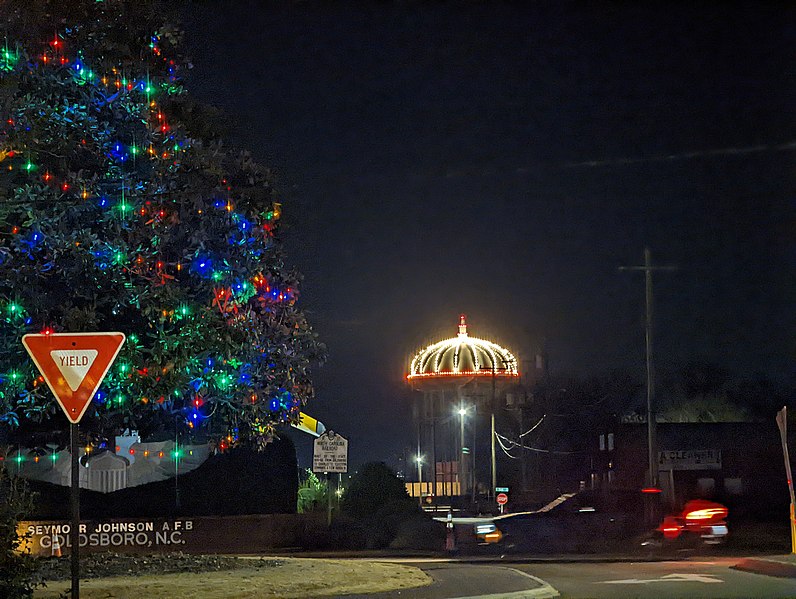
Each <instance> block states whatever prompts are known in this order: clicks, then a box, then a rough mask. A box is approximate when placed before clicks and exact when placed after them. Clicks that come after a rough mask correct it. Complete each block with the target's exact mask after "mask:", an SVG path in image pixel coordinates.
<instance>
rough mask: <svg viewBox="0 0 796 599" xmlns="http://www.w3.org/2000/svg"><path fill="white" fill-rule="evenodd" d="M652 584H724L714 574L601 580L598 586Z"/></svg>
mask: <svg viewBox="0 0 796 599" xmlns="http://www.w3.org/2000/svg"><path fill="white" fill-rule="evenodd" d="M651 582H705V583H716V582H724V581H723V580H722V579H721V578H718V577H717V576H714V575H713V574H667V575H666V576H661V577H660V578H625V579H624V580H601V581H600V582H599V583H598V584H650V583H651Z"/></svg>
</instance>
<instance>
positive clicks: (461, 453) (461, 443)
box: [458, 404, 467, 495]
mask: <svg viewBox="0 0 796 599" xmlns="http://www.w3.org/2000/svg"><path fill="white" fill-rule="evenodd" d="M458 411H459V485H460V489H459V493H460V494H462V495H463V494H464V493H463V491H464V489H463V488H461V487H462V486H463V485H465V484H467V482H466V481H467V476H466V475H465V468H464V416H465V414H467V408H465V407H464V406H463V405H461V404H460V406H459V410H458Z"/></svg>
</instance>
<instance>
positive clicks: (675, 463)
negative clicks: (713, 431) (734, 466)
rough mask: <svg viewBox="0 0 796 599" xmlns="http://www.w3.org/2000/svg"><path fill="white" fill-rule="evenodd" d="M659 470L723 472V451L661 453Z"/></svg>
mask: <svg viewBox="0 0 796 599" xmlns="http://www.w3.org/2000/svg"><path fill="white" fill-rule="evenodd" d="M658 470H721V450H720V449H684V450H683V449H681V450H664V451H659V452H658Z"/></svg>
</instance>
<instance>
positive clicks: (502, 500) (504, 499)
mask: <svg viewBox="0 0 796 599" xmlns="http://www.w3.org/2000/svg"><path fill="white" fill-rule="evenodd" d="M495 499H496V500H497V502H498V505H506V504H507V503H508V502H509V496H508V495H506V494H505V493H498V496H497V497H495Z"/></svg>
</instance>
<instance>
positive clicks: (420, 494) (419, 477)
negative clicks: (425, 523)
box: [415, 455, 423, 507]
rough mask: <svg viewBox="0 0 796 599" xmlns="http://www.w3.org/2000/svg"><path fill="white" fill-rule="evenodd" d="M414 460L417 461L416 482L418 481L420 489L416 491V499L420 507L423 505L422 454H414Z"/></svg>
mask: <svg viewBox="0 0 796 599" xmlns="http://www.w3.org/2000/svg"><path fill="white" fill-rule="evenodd" d="M415 462H417V482H418V483H420V484H419V486H420V490H419V491H418V492H417V500H418V503H419V504H420V507H423V456H422V455H418V456H415Z"/></svg>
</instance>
